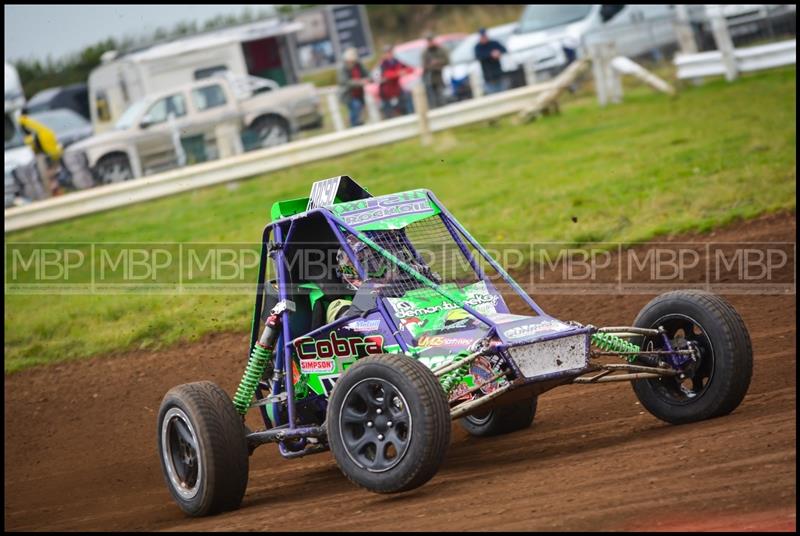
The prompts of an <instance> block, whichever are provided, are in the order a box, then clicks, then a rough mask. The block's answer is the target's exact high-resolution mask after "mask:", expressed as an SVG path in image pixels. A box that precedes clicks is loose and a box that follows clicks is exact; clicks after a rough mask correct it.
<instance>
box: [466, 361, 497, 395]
mask: <svg viewBox="0 0 800 536" xmlns="http://www.w3.org/2000/svg"><path fill="white" fill-rule="evenodd" d="M470 373H471V374H472V377H473V378H474V379H475V385H480V384H482V383H484V382H486V381H488V380H489V379H490V378H492V376H494V372H493V371H492V366H491V365H490V364H489V362H488V361H487V360H486V358H483V357H479V358H478V359H476V360H475V361H473V362H472V366H471V367H470ZM495 390H497V381H496V380H495V381H493V382H492V383H487V384H486V385H484V386H483V387H481V391H482V392H483V393H484V394H487V395H488V394H489V393H492V392H494V391H495Z"/></svg>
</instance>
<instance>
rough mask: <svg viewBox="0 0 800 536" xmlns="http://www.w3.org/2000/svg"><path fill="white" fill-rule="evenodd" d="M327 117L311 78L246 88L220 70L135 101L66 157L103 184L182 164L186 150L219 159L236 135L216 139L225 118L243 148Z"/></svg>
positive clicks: (75, 170) (196, 157)
mask: <svg viewBox="0 0 800 536" xmlns="http://www.w3.org/2000/svg"><path fill="white" fill-rule="evenodd" d="M265 89H268V90H267V91H264V90H265ZM259 91H260V92H259ZM248 95H249V96H248ZM321 118H322V116H321V113H320V109H319V97H318V96H317V93H316V88H315V87H314V86H313V85H311V84H298V85H292V86H284V87H280V88H277V89H269V88H256V89H255V90H253V91H245V92H244V93H243V92H242V89H241V87H238V88H234V86H233V85H232V83H231V79H230V77H228V76H225V75H218V76H213V77H211V78H205V79H203V80H201V81H198V82H194V83H192V84H188V85H184V86H180V87H178V88H175V89H173V90H169V91H162V92H160V93H156V94H153V95H151V96H148V97H145V98H143V99H140V100H138V101H136V102H134V103H133V104H131V105H130V106H129V107H128V108H127V110H126V111H125V112H124V113H123V114H122V116H121V117H120V118H119V120H118V121H117V123H116V125H115V127H114V129H113V130H111V131H107V132H103V133H102V134H99V135H95V136H92V137H90V138H87V139H85V140H83V141H80V142H78V143H76V144H74V145H72V146H70V147H69V148H67V149H66V150H65V151H64V157H63V159H64V163H65V165H66V166H67V168H68V169H69V170H70V172H71V173H72V175H73V176H75V175H76V174H83V175H81V177H85V176H86V175H85V174H87V173H91V174H92V176H93V178H94V179H95V180H96V181H97V182H100V183H110V182H119V181H124V180H128V179H132V178H137V177H141V176H143V175H147V174H150V173H154V172H158V171H163V170H166V169H171V168H174V167H177V166H179V165H181V164H182V163H184V162H181V152H185V153H186V154H188V161H189V162H190V163H192V162H200V161H205V160H212V159H215V158H218V157H219V153H220V150H219V147H220V145H219V143H220V142H223V143H229V142H230V141H231V140H219V139H218V133H219V128H218V127H221V126H223V125H231V126H234V127H235V131H236V133H237V135H238V136H240V137H241V145H239V144H238V143H235V142H234V144H233V147H234V148H233V149H232V151H233V152H239V151H240V150H242V149H244V150H250V149H256V148H259V147H270V146H273V145H277V144H281V143H286V142H288V141H289V140H290V139H291V136H292V134H293V133H294V132H296V131H297V130H299V129H301V128H311V127H314V126H316V125H319V123H320V122H321V120H322V119H321ZM178 132H179V133H180V134H177V133H178ZM178 138H179V141H178ZM234 141H235V140H234ZM226 147H227V145H226Z"/></svg>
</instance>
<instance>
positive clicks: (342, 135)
mask: <svg viewBox="0 0 800 536" xmlns="http://www.w3.org/2000/svg"><path fill="white" fill-rule="evenodd" d="M553 84H554V81H548V82H545V83H541V84H534V85H531V86H525V87H521V88H517V89H511V90H508V91H504V92H502V93H499V94H496V95H490V96H486V97H481V98H477V99H471V100H468V101H463V102H459V103H454V104H450V105H448V106H445V107H442V108H438V109H435V110H432V111H430V112H429V113H428V120H429V123H430V129H431V130H432V131H434V132H435V131H439V130H445V129H449V128H453V127H458V126H462V125H467V124H469V123H474V122H478V121H486V120H489V119H493V118H496V117H501V116H504V115H508V114H512V113H515V112H518V111H520V110H522V109H523V108H525V107H526V106H528V105H529V104H530V101H531V99H532V98H533V97H534V96H535V95H536V94H538V93H540V92H542V91H545V90H547V89H549V88H550V87H551V86H552V85H553ZM418 135H420V127H419V117H418V115H417V114H412V115H407V116H403V117H398V118H396V119H388V120H386V121H381V122H379V123H373V124H367V125H363V126H359V127H356V128H350V129H346V130H342V131H340V132H333V133H330V134H323V135H320V136H315V137H313V138H308V139H304V140H299V141H293V142H290V143H287V144H285V145H280V146H278V147H271V148H269V149H260V150H257V151H252V152H249V153H245V154H242V155H238V156H235V157H232V158H226V159H223V160H215V161H212V162H206V163H203V164H197V165H194V166H189V167H184V168H180V169H175V170H172V171H167V172H164V173H159V174H157V175H151V176H149V177H142V178H138V179H134V180H131V181H127V182H122V183H118V184H110V185H106V186H98V187H96V188H92V189H89V190H83V191H80V192H73V193H70V194H68V195H64V196H60V197H55V198H50V199H46V200H43V201H38V202H35V203H31V204H29V205H25V206H22V207H14V208H10V209H7V210H6V211H5V232H6V233H8V232H12V231H18V230H22V229H26V228H29V227H34V226H37V225H42V224H46V223H51V222H56V221H60V220H65V219H68V218H74V217H76V216H82V215H85V214H92V213H95V212H100V211H103V210H108V209H112V208H115V207H120V206H123V205H130V204H133V203H139V202H141V201H147V200H150V199H156V198H159V197H165V196H168V195H173V194H177V193H180V192H185V191H188V190H194V189H196V188H203V187H205V186H210V185H213V184H220V183H223V182H229V181H236V180H240V179H245V178H248V177H253V176H256V175H262V174H264V173H268V172H270V171H276V170H279V169H284V168H288V167H291V166H297V165H300V164H306V163H308V162H313V161H315V160H321V159H324V158H330V157H334V156H339V155H343V154H346V153H350V152H353V151H358V150H361V149H366V148H368V147H374V146H377V145H382V144H387V143H392V142H396V141H400V140H404V139H408V138H413V137H415V136H418ZM341 171H342V170H331V172H330V175H337V174H339V173H340V172H341ZM316 178H319V177H316ZM316 178H315V179H316Z"/></svg>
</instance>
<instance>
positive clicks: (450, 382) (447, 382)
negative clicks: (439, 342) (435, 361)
mask: <svg viewBox="0 0 800 536" xmlns="http://www.w3.org/2000/svg"><path fill="white" fill-rule="evenodd" d="M461 359H462V358H461V357H460V356H459V357H456V361H459V360H461ZM467 374H469V363H465V364H463V365H461V366H460V367H458V368H457V369H456V370H454V371H453V372H449V373H447V374H445V375H444V376H443V377H442V379H441V380H440V381H441V383H442V389H444V392H445V393H447V394H448V395H449V394H450V393H451V392H452V391H453V389H455V388H456V387H457V386H458V384H459V383H461V378H463V377H464V376H466V375H467Z"/></svg>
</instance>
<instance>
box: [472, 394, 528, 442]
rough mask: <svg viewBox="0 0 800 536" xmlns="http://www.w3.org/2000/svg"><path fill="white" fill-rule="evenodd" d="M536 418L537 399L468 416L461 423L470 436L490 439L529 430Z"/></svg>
mask: <svg viewBox="0 0 800 536" xmlns="http://www.w3.org/2000/svg"><path fill="white" fill-rule="evenodd" d="M535 416H536V398H535V397H534V398H532V399H531V400H530V401H525V402H523V403H519V404H514V405H509V406H499V407H495V408H492V409H489V410H485V411H483V412H479V413H474V414H472V415H467V416H466V417H464V418H462V419H461V420H460V421H459V422H460V423H461V427H462V428H464V430H466V431H467V432H468V433H469V434H470V435H474V436H478V437H489V436H495V435H501V434H508V433H511V432H516V431H517V430H523V429H525V428H528V427H529V426H530V425H531V424H532V423H533V418H534V417H535Z"/></svg>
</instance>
